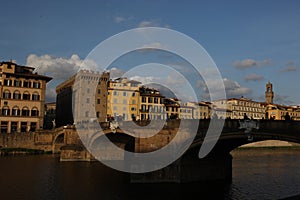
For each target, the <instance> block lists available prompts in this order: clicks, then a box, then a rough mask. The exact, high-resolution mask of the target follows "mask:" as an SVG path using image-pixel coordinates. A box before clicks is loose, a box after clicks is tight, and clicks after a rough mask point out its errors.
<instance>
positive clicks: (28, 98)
mask: <svg viewBox="0 0 300 200" xmlns="http://www.w3.org/2000/svg"><path fill="white" fill-rule="evenodd" d="M23 100H30V94H29V92H27V91H26V92H24V93H23Z"/></svg>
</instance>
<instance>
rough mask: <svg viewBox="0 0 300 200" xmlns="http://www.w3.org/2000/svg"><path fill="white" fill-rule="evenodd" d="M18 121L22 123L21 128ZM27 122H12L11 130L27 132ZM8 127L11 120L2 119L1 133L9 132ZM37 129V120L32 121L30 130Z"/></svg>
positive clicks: (12, 131)
mask: <svg viewBox="0 0 300 200" xmlns="http://www.w3.org/2000/svg"><path fill="white" fill-rule="evenodd" d="M18 123H20V125H21V126H20V130H18ZM27 126H28V123H27V122H10V132H11V133H14V132H18V131H20V132H27V130H28V129H27ZM8 127H9V122H8V121H1V126H0V133H7V132H8ZM35 130H36V122H30V129H29V131H35Z"/></svg>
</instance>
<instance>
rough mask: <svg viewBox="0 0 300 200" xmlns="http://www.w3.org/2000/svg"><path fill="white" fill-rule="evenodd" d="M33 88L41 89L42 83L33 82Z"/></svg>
mask: <svg viewBox="0 0 300 200" xmlns="http://www.w3.org/2000/svg"><path fill="white" fill-rule="evenodd" d="M32 86H33V88H37V89H39V88H40V83H39V82H33V85H32Z"/></svg>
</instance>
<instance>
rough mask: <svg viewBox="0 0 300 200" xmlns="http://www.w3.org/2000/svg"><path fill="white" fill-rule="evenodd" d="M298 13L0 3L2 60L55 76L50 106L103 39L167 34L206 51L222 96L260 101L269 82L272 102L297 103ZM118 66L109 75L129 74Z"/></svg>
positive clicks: (269, 3) (198, 4)
mask: <svg viewBox="0 0 300 200" xmlns="http://www.w3.org/2000/svg"><path fill="white" fill-rule="evenodd" d="M299 9H300V1H297V0H294V1H293V0H289V1H277V0H264V1H231V0H229V1H166V0H160V1H121V0H120V1H117V0H115V1H114V0H107V1H106V0H102V1H92V0H91V1H78V0H74V1H63V0H62V1H55V0H53V1H43V0H39V1H38V0H36V1H34V0H27V1H16V0H8V1H7V0H2V1H1V12H0V25H1V26H0V27H1V31H0V61H8V60H10V59H12V60H14V61H16V62H17V63H18V64H20V65H29V66H32V67H36V68H37V71H38V73H40V74H45V75H49V76H51V77H53V78H54V79H53V80H52V81H51V82H49V83H48V86H47V87H48V89H47V101H48V102H50V101H55V87H56V85H57V84H59V83H61V82H62V81H64V80H66V79H67V78H68V77H70V76H71V75H73V74H74V73H75V72H76V71H77V70H78V69H79V66H80V64H81V63H82V61H83V60H84V59H85V58H86V56H88V54H89V53H90V52H91V51H92V50H93V49H94V48H95V47H96V46H97V45H98V44H99V43H101V42H102V41H104V40H106V39H107V38H109V37H111V36H113V35H115V34H118V33H120V32H122V31H126V30H129V29H132V28H137V27H148V26H150V27H163V28H170V29H173V30H176V31H179V32H182V33H184V34H185V35H187V36H189V37H191V38H193V39H194V40H195V41H197V42H198V43H199V44H201V45H202V46H203V48H204V49H205V50H206V51H207V52H208V54H209V55H210V56H211V58H212V59H213V60H214V62H215V63H216V65H217V67H218V69H219V71H220V73H221V76H222V79H223V80H224V84H225V87H226V93H227V97H228V98H230V97H241V96H244V97H247V98H251V99H253V100H256V101H263V100H264V92H265V84H266V83H267V82H268V81H270V82H271V83H273V88H274V92H275V102H276V103H280V104H288V105H296V104H297V105H298V104H300V89H299V85H300V76H299V75H300V72H299V67H300V12H299ZM120 45H121V44H120ZM116 48H119V46H116ZM129 57H130V56H129ZM161 57H162V56H161ZM130 58H131V57H130ZM164 59H166V56H165V58H164ZM121 60H122V59H120V60H119V62H117V61H116V62H115V63H114V66H113V70H116V71H117V70H119V69H122V70H126V69H128V66H127V68H126V65H129V63H128V62H127V63H126V62H125V61H124V63H122V62H121ZM128 60H129V59H127V61H128ZM145 61H146V60H145ZM159 61H162V59H161V60H160V59H158V62H159ZM131 64H132V63H131ZM173 64H174V63H173ZM177 64H180V63H177ZM124 66H125V67H124ZM122 67H123V68H122ZM168 78H169V79H170V77H168ZM176 80H177V79H175V80H170V81H172V82H174V81H176ZM194 81H195V82H196V83H197V80H194Z"/></svg>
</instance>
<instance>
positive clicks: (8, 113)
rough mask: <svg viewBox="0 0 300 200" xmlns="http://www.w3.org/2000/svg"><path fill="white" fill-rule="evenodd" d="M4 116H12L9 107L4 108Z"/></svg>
mask: <svg viewBox="0 0 300 200" xmlns="http://www.w3.org/2000/svg"><path fill="white" fill-rule="evenodd" d="M2 115H3V116H9V115H10V109H9V107H8V106H4V107H3V108H2Z"/></svg>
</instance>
